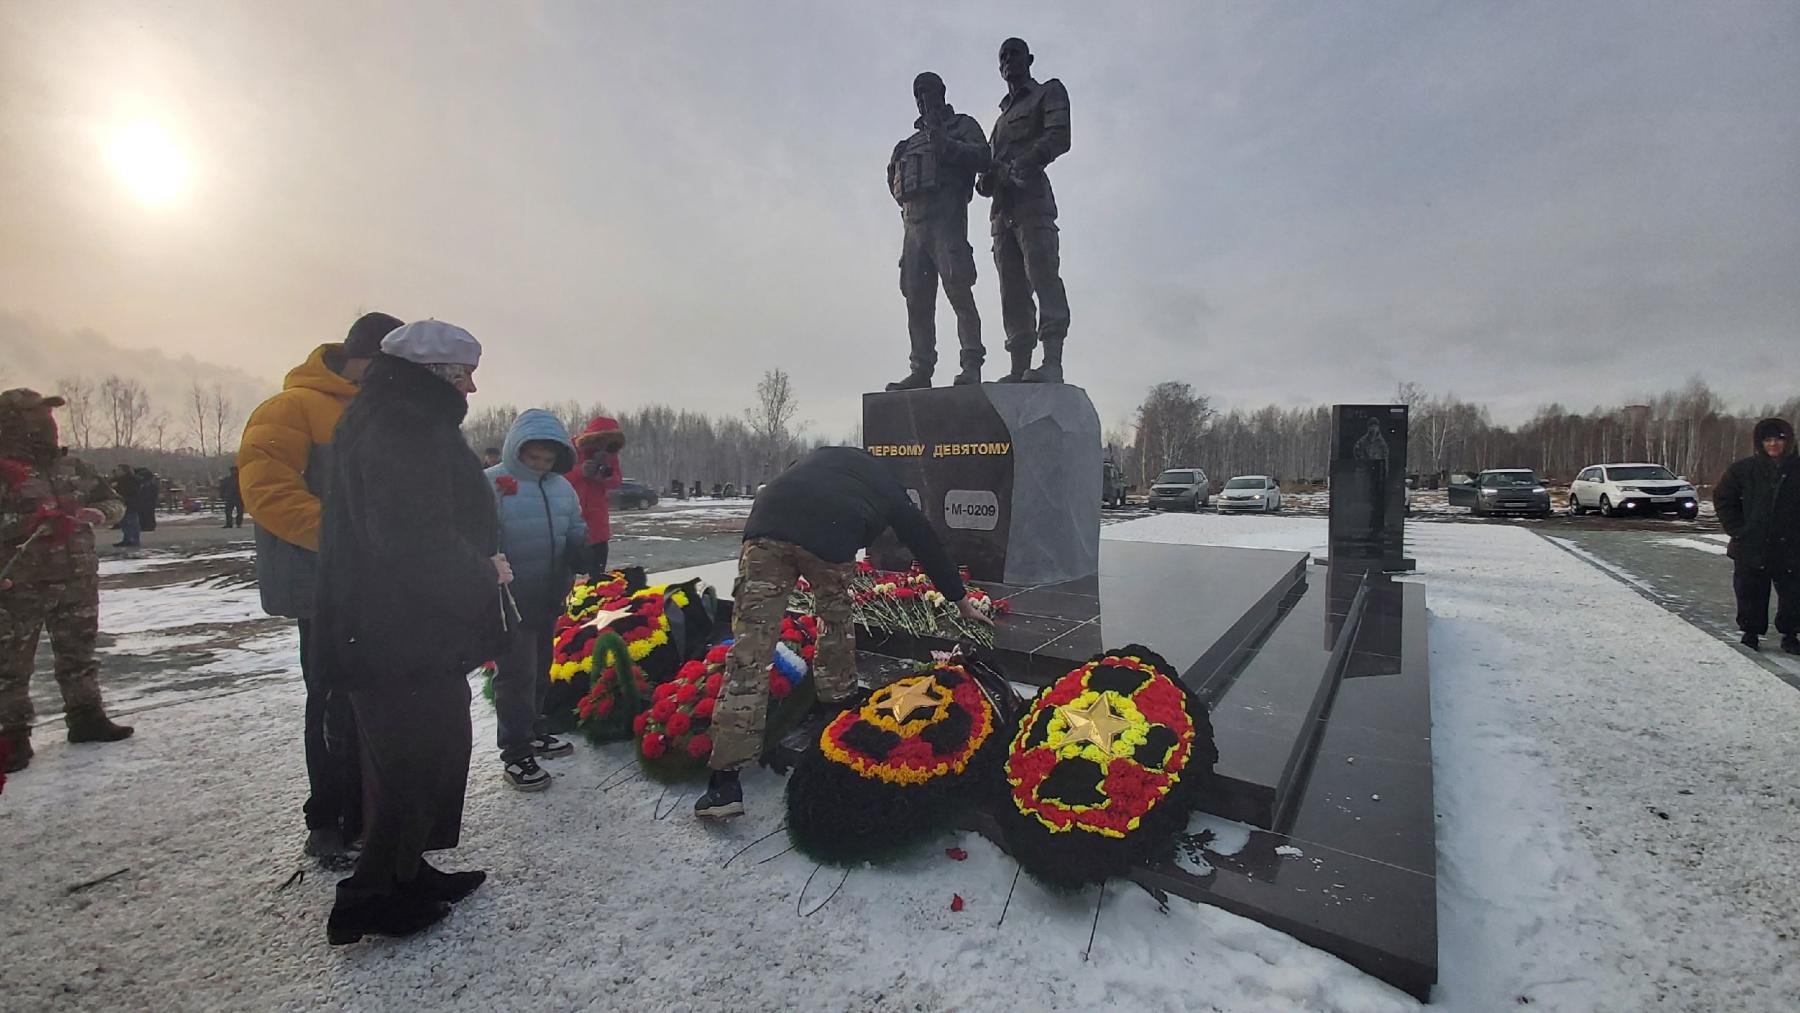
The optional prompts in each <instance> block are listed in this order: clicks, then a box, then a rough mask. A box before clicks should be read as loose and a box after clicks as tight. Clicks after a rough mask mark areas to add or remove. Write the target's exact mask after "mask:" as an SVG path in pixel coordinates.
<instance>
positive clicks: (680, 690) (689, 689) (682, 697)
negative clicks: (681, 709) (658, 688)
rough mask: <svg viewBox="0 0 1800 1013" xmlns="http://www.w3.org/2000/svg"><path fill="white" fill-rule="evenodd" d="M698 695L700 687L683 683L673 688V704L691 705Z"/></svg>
mask: <svg viewBox="0 0 1800 1013" xmlns="http://www.w3.org/2000/svg"><path fill="white" fill-rule="evenodd" d="M671 685H673V684H671ZM699 695H700V687H699V686H696V685H694V684H693V683H691V682H684V683H681V684H680V685H678V686H676V687H675V702H677V703H693V702H694V699H695V698H696V697H698V696H699Z"/></svg>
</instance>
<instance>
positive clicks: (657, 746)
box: [640, 732, 669, 760]
mask: <svg viewBox="0 0 1800 1013" xmlns="http://www.w3.org/2000/svg"><path fill="white" fill-rule="evenodd" d="M640 748H642V749H643V751H644V756H645V757H646V758H647V759H651V760H654V759H656V758H657V757H659V756H661V755H662V754H663V753H664V751H666V750H667V749H668V748H669V740H668V739H665V738H663V737H662V736H661V735H658V734H657V733H655V732H651V733H650V734H648V735H646V736H644V741H643V744H642V746H641V747H640Z"/></svg>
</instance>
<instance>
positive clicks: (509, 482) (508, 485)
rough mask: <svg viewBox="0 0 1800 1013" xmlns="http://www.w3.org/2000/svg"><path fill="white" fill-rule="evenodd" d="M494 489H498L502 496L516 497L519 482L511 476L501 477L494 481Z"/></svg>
mask: <svg viewBox="0 0 1800 1013" xmlns="http://www.w3.org/2000/svg"><path fill="white" fill-rule="evenodd" d="M494 488H496V489H499V490H500V495H502V496H516V495H518V492H519V480H518V479H516V478H514V477H512V476H511V475H501V476H500V477H499V478H496V479H494Z"/></svg>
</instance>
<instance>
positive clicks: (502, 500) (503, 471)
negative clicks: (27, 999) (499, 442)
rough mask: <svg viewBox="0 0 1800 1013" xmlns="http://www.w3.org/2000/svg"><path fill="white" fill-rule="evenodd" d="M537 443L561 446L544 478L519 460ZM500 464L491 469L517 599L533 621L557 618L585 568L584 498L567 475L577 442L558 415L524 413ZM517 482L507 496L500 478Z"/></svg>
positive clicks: (502, 541) (508, 435) (514, 426)
mask: <svg viewBox="0 0 1800 1013" xmlns="http://www.w3.org/2000/svg"><path fill="white" fill-rule="evenodd" d="M532 440H549V441H551V442H554V443H555V444H556V445H557V448H558V449H557V453H556V465H555V467H554V468H553V469H552V470H551V471H550V472H548V473H546V474H544V475H539V474H537V473H536V472H534V471H532V470H531V469H530V468H527V467H525V465H524V464H522V463H520V461H519V451H520V450H521V449H523V448H524V446H525V444H527V443H530V442H531V441H532ZM500 454H501V456H500V463H499V464H496V465H494V466H493V467H492V468H489V469H488V470H487V476H488V481H489V482H490V483H491V484H492V485H493V487H494V503H495V506H496V507H497V508H498V510H499V513H500V551H501V552H503V553H505V554H506V560H507V562H509V563H511V564H512V568H513V584H512V591H513V596H514V597H515V598H517V599H518V602H519V611H520V612H521V613H523V614H524V615H525V616H526V617H527V619H528V620H530V619H536V620H537V621H543V617H547V616H554V615H555V614H556V611H557V609H559V608H560V607H561V606H562V602H563V599H564V597H566V596H567V595H568V592H569V578H570V577H571V576H572V575H573V574H574V573H575V572H576V571H577V570H578V569H580V568H582V567H584V566H585V565H586V564H585V562H584V559H585V553H586V549H587V523H586V522H585V521H583V520H582V519H581V500H580V498H579V497H577V496H576V495H575V487H574V486H572V485H570V484H569V480H568V479H566V478H564V477H563V474H564V473H565V472H567V471H568V470H569V469H571V468H573V467H574V466H575V444H574V442H573V441H572V440H570V439H569V433H568V430H566V429H564V428H563V425H562V423H561V422H558V421H557V420H556V416H554V415H552V414H550V413H549V412H547V411H544V410H543V409H541V408H530V409H527V410H526V411H524V412H521V413H520V414H519V417H518V418H517V419H516V420H514V422H513V424H512V428H511V429H509V430H508V431H507V433H506V445H505V446H504V447H502V448H501V451H500ZM502 477H509V478H511V479H512V480H513V481H515V482H517V483H518V491H517V492H515V493H512V494H511V495H508V494H507V493H506V492H505V491H504V490H503V489H502V486H503V485H504V484H505V483H502V482H501V481H500V479H501V478H502Z"/></svg>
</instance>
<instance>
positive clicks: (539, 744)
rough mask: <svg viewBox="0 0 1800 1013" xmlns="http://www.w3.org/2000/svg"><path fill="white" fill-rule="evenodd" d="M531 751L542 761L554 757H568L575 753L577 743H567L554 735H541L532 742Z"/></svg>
mask: <svg viewBox="0 0 1800 1013" xmlns="http://www.w3.org/2000/svg"><path fill="white" fill-rule="evenodd" d="M531 751H532V752H534V753H536V754H537V755H538V759H540V760H541V759H547V758H549V757H553V756H567V755H569V754H570V753H573V752H574V751H575V743H573V742H565V741H563V740H562V739H559V738H557V737H556V736H554V735H539V736H537V737H536V738H534V739H532V740H531Z"/></svg>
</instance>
